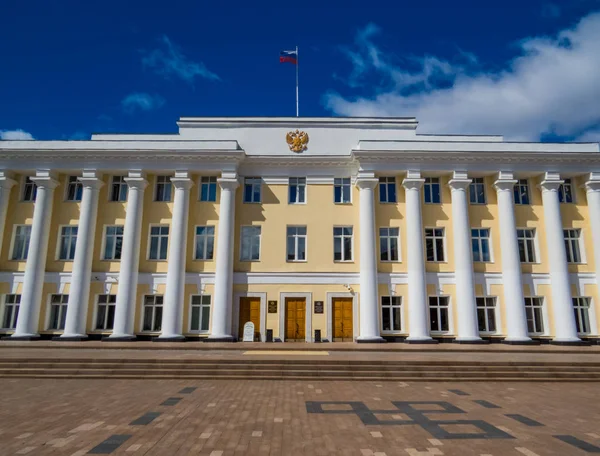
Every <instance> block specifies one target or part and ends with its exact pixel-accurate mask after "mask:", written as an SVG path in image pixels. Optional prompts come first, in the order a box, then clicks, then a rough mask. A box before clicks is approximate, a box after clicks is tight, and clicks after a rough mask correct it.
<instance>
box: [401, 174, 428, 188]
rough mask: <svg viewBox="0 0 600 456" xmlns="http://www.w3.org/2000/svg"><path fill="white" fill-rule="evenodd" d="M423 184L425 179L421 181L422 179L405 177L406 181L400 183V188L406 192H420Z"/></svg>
mask: <svg viewBox="0 0 600 456" xmlns="http://www.w3.org/2000/svg"><path fill="white" fill-rule="evenodd" d="M424 183H425V179H423V178H410V177H407V178H406V179H404V180H403V181H402V186H403V187H404V188H405V189H406V190H420V189H421V187H423V184H424Z"/></svg>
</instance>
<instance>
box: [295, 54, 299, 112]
mask: <svg viewBox="0 0 600 456" xmlns="http://www.w3.org/2000/svg"><path fill="white" fill-rule="evenodd" d="M299 64H300V56H299V55H298V46H296V117H299V116H300V109H299V101H298V65H299Z"/></svg>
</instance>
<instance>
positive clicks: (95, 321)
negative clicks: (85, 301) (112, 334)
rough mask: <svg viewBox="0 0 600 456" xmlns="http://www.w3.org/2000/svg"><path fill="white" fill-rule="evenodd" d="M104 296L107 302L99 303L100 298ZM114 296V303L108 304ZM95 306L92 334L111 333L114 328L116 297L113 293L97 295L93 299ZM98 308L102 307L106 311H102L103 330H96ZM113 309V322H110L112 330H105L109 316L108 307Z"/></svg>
mask: <svg viewBox="0 0 600 456" xmlns="http://www.w3.org/2000/svg"><path fill="white" fill-rule="evenodd" d="M103 296H106V297H107V301H106V302H105V303H101V302H100V298H101V297H103ZM111 296H114V302H110V299H111V298H110V297H111ZM95 298H96V299H95V306H94V329H93V330H92V331H94V332H108V331H113V329H114V326H115V315H116V310H117V295H116V294H114V293H101V294H97V295H96V297H95ZM100 306H104V307H105V308H106V309H105V310H104V328H98V316H99V315H100ZM111 306H112V307H114V311H113V321H112V326H113V327H112V328H106V326H107V323H108V320H109V318H108V316H109V314H110V309H109V307H111Z"/></svg>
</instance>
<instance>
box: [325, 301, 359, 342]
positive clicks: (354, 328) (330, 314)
mask: <svg viewBox="0 0 600 456" xmlns="http://www.w3.org/2000/svg"><path fill="white" fill-rule="evenodd" d="M333 298H352V338H353V339H354V340H356V338H357V337H358V335H359V334H360V333H359V331H358V330H359V328H358V324H359V323H358V293H350V292H345V293H327V339H328V340H329V342H333Z"/></svg>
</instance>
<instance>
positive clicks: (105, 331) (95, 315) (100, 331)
mask: <svg viewBox="0 0 600 456" xmlns="http://www.w3.org/2000/svg"><path fill="white" fill-rule="evenodd" d="M111 294H112V295H116V293H96V294H94V312H93V315H92V329H91V330H90V333H95V334H111V333H112V332H113V330H112V329H96V320H97V319H98V305H99V302H98V298H99V297H100V296H104V295H111ZM115 310H116V303H115ZM115 317H116V312H115ZM113 326H114V321H113Z"/></svg>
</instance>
